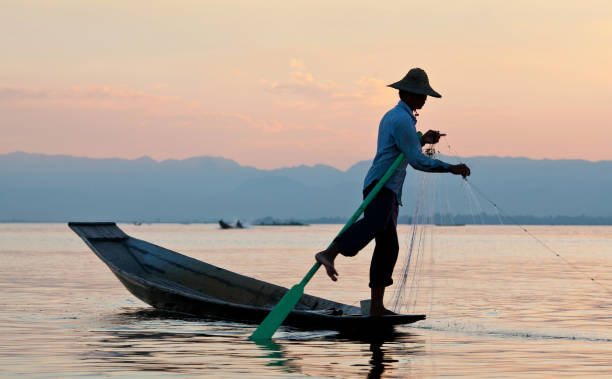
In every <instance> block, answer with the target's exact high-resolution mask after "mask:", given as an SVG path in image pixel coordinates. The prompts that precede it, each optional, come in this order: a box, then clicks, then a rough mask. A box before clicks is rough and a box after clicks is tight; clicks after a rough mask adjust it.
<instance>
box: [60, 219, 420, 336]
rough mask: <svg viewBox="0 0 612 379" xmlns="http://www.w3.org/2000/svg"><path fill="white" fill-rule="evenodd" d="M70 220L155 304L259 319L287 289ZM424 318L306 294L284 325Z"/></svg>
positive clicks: (112, 229)
mask: <svg viewBox="0 0 612 379" xmlns="http://www.w3.org/2000/svg"><path fill="white" fill-rule="evenodd" d="M68 225H69V227H70V228H71V229H72V230H73V231H74V232H75V233H76V234H78V235H79V237H81V238H82V239H83V241H85V243H86V244H87V245H88V246H89V247H90V248H91V249H92V250H93V252H94V253H95V254H96V255H97V256H98V257H99V258H100V259H101V260H102V261H103V262H104V263H106V265H107V266H108V267H109V268H110V270H111V271H112V272H113V274H115V276H117V278H119V280H120V281H121V283H123V285H124V286H125V287H126V288H127V289H128V290H129V291H130V292H131V293H132V294H133V295H134V296H136V297H137V298H139V299H140V300H142V301H144V302H145V303H147V304H150V305H151V306H153V307H155V308H158V309H163V310H169V311H175V312H181V313H187V314H191V315H195V316H201V317H207V318H214V319H222V320H232V321H239V322H245V323H259V322H261V321H262V320H263V319H264V318H265V316H266V315H267V314H268V312H269V311H270V309H272V307H274V305H275V304H276V303H277V302H278V301H279V300H280V299H281V298H282V297H283V295H284V294H285V292H287V289H286V288H284V287H281V286H277V285H274V284H271V283H267V282H264V281H261V280H257V279H253V278H250V277H247V276H243V275H240V274H236V273H234V272H231V271H228V270H225V269H222V268H220V267H216V266H213V265H210V264H208V263H205V262H202V261H199V260H197V259H193V258H190V257H188V256H185V255H182V254H179V253H176V252H174V251H172V250H168V249H165V248H163V247H160V246H157V245H154V244H152V243H149V242H146V241H143V240H139V239H136V238H133V237H130V236H128V235H127V234H125V233H124V232H123V231H122V230H121V229H120V228H119V227H117V225H116V224H115V223H112V222H108V223H101V222H94V223H90V222H71V223H69V224H68ZM423 319H425V315H391V316H378V317H368V316H364V315H362V314H361V311H360V309H359V308H357V307H354V306H350V305H347V304H342V303H338V302H335V301H331V300H326V299H322V298H319V297H315V296H310V295H307V294H304V296H303V297H302V299H301V300H300V302H299V303H298V304H297V306H296V308H295V309H294V310H293V311H292V312H291V313H290V314H289V317H287V319H286V320H285V322H284V324H283V325H289V326H295V327H299V328H302V329H317V330H339V331H345V332H349V333H350V332H360V333H362V332H365V331H368V330H377V329H381V328H385V329H389V328H392V327H393V325H399V324H409V323H413V322H415V321H419V320H423Z"/></svg>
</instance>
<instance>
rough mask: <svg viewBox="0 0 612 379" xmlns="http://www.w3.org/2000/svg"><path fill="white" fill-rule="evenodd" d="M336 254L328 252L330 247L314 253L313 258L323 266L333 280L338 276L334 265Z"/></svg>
mask: <svg viewBox="0 0 612 379" xmlns="http://www.w3.org/2000/svg"><path fill="white" fill-rule="evenodd" d="M336 255H338V254H337V253H336V254H334V253H332V252H330V249H327V250H323V251H321V252H318V253H317V254H316V255H315V259H316V260H317V262H319V263H320V264H322V265H323V266H325V271H327V275H328V276H329V277H330V278H331V280H333V281H334V282H335V281H336V280H338V278H337V277H336V276H338V271H336V268H335V267H334V259H336Z"/></svg>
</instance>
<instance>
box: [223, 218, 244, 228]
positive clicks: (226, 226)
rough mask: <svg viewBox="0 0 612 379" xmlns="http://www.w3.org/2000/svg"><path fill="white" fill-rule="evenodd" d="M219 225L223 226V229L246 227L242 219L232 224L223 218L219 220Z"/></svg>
mask: <svg viewBox="0 0 612 379" xmlns="http://www.w3.org/2000/svg"><path fill="white" fill-rule="evenodd" d="M219 226H220V227H221V229H245V227H244V225H242V223H241V222H240V220H238V221H237V222H236V225H235V226H234V225H232V224H228V223H227V222H225V221H223V220H219Z"/></svg>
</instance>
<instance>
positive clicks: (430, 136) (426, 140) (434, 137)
mask: <svg viewBox="0 0 612 379" xmlns="http://www.w3.org/2000/svg"><path fill="white" fill-rule="evenodd" d="M445 135H446V134H441V133H440V131H439V130H428V131H427V133H425V134H423V137H421V143H422V144H423V145H426V144H434V143H438V141H440V137H442V136H445Z"/></svg>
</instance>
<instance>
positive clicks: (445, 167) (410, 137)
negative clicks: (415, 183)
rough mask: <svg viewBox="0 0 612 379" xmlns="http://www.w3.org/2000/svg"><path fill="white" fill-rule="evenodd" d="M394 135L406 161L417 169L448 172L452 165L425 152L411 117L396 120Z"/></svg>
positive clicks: (393, 129)
mask: <svg viewBox="0 0 612 379" xmlns="http://www.w3.org/2000/svg"><path fill="white" fill-rule="evenodd" d="M394 121H395V122H394V123H393V128H392V135H393V139H394V140H395V144H396V145H397V147H398V148H399V149H400V151H401V152H403V153H404V155H405V156H406V162H407V163H408V164H409V165H410V166H412V167H413V168H414V169H415V170H419V171H426V172H448V171H449V169H450V165H449V164H448V163H446V162H442V161H441V160H439V159H433V158H430V157H428V156H427V155H425V154H423V151H422V148H421V141H420V140H419V136H418V135H417V133H416V128H415V127H414V123H412V122H410V119H409V118H407V117H406V118H404V117H401V118H397V119H396V120H394Z"/></svg>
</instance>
